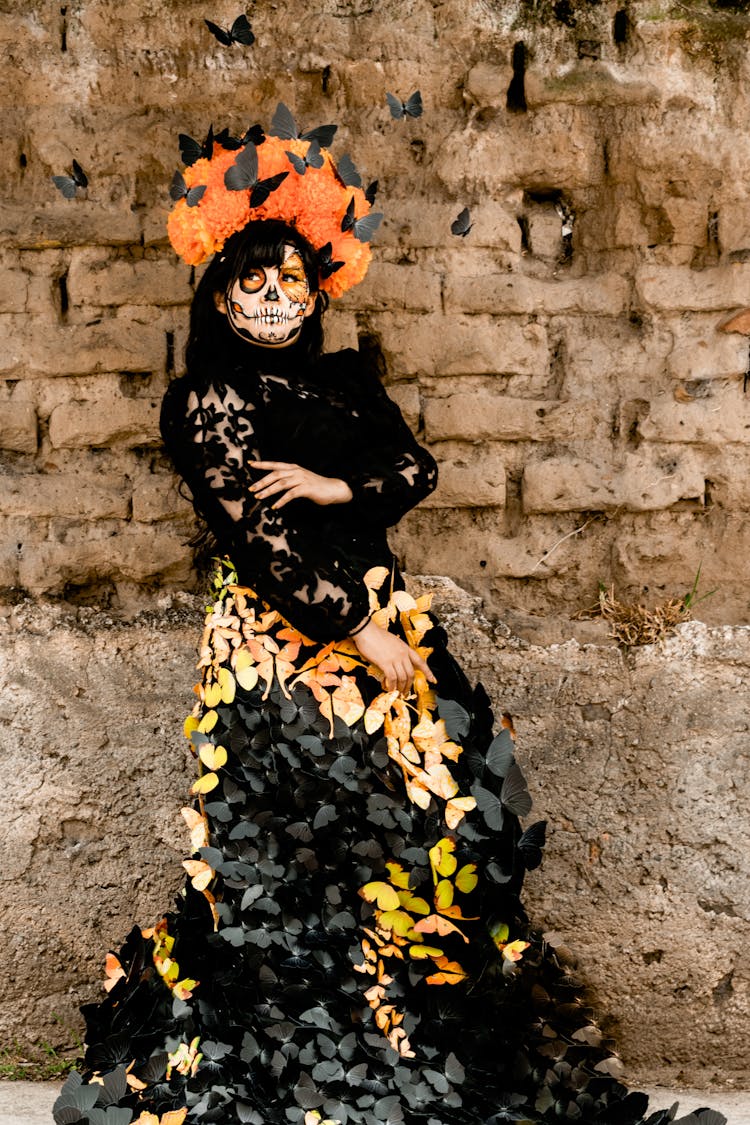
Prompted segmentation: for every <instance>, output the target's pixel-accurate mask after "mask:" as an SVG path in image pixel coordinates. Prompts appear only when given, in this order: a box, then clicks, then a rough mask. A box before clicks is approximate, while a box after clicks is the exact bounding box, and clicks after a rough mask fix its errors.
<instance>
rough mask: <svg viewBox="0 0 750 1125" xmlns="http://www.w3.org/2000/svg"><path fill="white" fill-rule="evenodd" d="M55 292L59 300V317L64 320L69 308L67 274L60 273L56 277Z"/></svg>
mask: <svg viewBox="0 0 750 1125" xmlns="http://www.w3.org/2000/svg"><path fill="white" fill-rule="evenodd" d="M57 292H58V295H59V300H60V317H61V319H62V320H65V318H66V316H67V315H68V309H69V308H70V298H69V297H68V274H67V271H66V272H65V273H61V274H60V276H59V277H58V279H57Z"/></svg>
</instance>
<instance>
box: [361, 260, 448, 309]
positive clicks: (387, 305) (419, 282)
mask: <svg viewBox="0 0 750 1125" xmlns="http://www.w3.org/2000/svg"><path fill="white" fill-rule="evenodd" d="M439 305H440V279H439V278H438V277H436V276H435V271H434V269H432V270H427V269H422V268H421V267H420V266H415V265H409V264H406V265H395V264H393V263H391V262H378V261H374V262H373V263H372V265H371V266H370V268H369V270H368V271H367V276H366V277H365V280H364V281H363V282H362V283H361V284H360V285H358V286H356V288H355V289H353V290H352V291H351V294H349V295H346V296H344V297H343V298H342V306H343V307H344V308H351V307H354V308H358V309H393V310H394V311H397V310H398V309H410V310H412V311H415V312H431V311H432V310H433V309H434V308H436V307H438V306H439Z"/></svg>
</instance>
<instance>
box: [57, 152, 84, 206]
mask: <svg viewBox="0 0 750 1125" xmlns="http://www.w3.org/2000/svg"><path fill="white" fill-rule="evenodd" d="M72 171H73V174H72V176H53V177H52V183H53V184H54V185H55V187H56V188H59V189H60V191H61V192H62V193H63V195H64V196H65V198H66V199H75V194H76V188H85V187H88V184H89V180H88V176H87V175H86V173H85V172H84V170H83V168H82V167H81V165H80V164H79V163H78V161H77V160H74V161H73V164H72Z"/></svg>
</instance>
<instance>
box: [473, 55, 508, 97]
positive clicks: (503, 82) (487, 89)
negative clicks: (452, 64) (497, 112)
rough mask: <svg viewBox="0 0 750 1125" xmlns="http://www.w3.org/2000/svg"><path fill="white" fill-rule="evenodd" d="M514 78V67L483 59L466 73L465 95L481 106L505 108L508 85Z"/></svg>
mask: <svg viewBox="0 0 750 1125" xmlns="http://www.w3.org/2000/svg"><path fill="white" fill-rule="evenodd" d="M512 78H513V67H512V66H511V65H509V63H506V64H505V65H504V66H503V65H498V63H497V62H486V61H485V60H482V61H481V62H478V63H476V64H475V65H474V66H473V67H472V68H471V70H470V71H469V73H468V74H467V75H466V82H465V84H464V97H465V98H467V100H469V101H471V102H473V103H474V105H476V106H479V107H480V108H482V109H483V108H485V107H488V106H489V107H492V108H497V109H499V108H501V107H502V108H505V103H506V100H507V97H508V86H509V85H510V83H511V79H512Z"/></svg>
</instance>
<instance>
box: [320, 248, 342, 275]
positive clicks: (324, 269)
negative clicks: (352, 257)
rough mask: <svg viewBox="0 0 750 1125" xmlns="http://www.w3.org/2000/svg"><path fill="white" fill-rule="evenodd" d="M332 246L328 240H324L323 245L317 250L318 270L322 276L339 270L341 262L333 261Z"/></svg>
mask: <svg viewBox="0 0 750 1125" xmlns="http://www.w3.org/2000/svg"><path fill="white" fill-rule="evenodd" d="M332 255H333V246H332V245H331V243H330V242H326V244H325V246H321V248H320V250H318V270H319V272H320V276H321V277H322V278H326V277H330V276H331V274H332V273H335V272H336V270H340V269H341V267H342V266H343V264H344V263H343V262H334V261H333V256H332Z"/></svg>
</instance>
